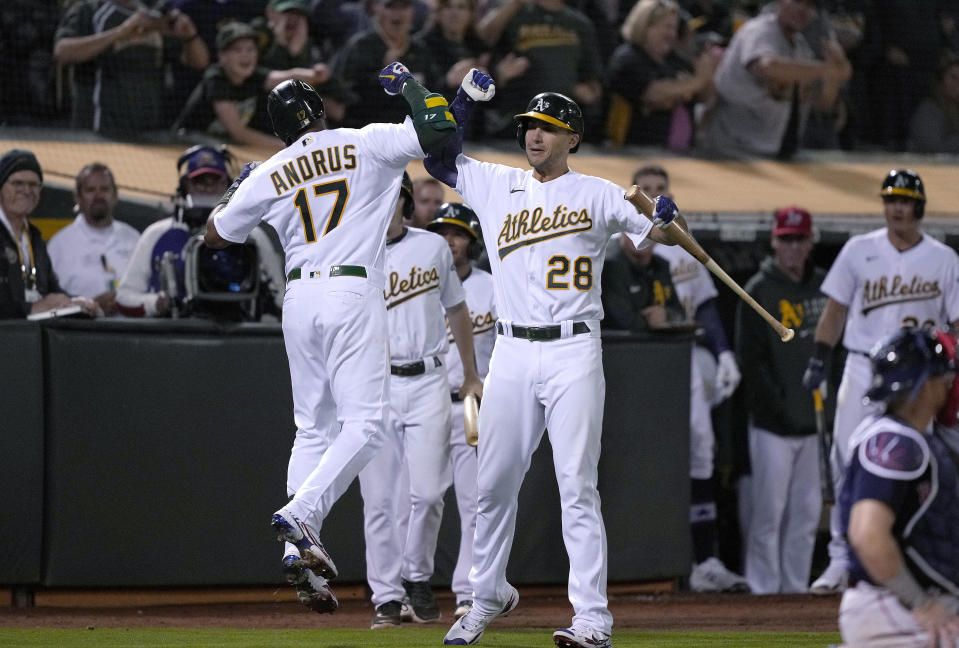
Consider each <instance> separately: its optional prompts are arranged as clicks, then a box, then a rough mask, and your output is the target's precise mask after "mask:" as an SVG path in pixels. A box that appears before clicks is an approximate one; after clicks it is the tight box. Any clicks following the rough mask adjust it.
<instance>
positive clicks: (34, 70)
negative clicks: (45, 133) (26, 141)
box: [0, 0, 61, 126]
mask: <svg viewBox="0 0 959 648" xmlns="http://www.w3.org/2000/svg"><path fill="white" fill-rule="evenodd" d="M60 14H61V9H60V7H59V6H57V3H55V2H36V0H6V1H5V2H3V3H0V61H3V66H2V67H0V124H6V125H43V126H49V125H50V124H51V123H52V122H53V121H54V120H55V119H57V118H58V117H59V112H60V110H59V106H58V105H57V103H58V102H57V100H58V97H57V88H56V83H57V80H58V79H57V75H56V74H54V67H55V66H54V62H53V51H52V49H51V48H50V44H51V43H52V42H53V34H54V33H55V31H56V28H57V21H58V20H59V19H60Z"/></svg>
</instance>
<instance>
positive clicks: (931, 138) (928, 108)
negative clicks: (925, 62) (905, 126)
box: [909, 56, 959, 153]
mask: <svg viewBox="0 0 959 648" xmlns="http://www.w3.org/2000/svg"><path fill="white" fill-rule="evenodd" d="M909 149H910V150H912V151H916V152H917V153H959V58H956V57H955V56H947V57H945V58H944V59H943V62H942V64H941V65H940V67H939V69H938V71H937V72H936V84H935V86H934V87H933V92H932V95H931V96H929V97H926V98H925V99H923V101H922V103H921V104H919V107H918V108H917V109H916V112H915V113H913V115H912V119H911V120H910V121H909Z"/></svg>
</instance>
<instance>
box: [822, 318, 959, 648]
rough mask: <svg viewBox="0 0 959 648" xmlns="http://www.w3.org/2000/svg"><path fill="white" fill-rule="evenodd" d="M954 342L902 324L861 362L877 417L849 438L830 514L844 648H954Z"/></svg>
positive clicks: (958, 567)
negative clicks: (844, 567) (844, 544)
mask: <svg viewBox="0 0 959 648" xmlns="http://www.w3.org/2000/svg"><path fill="white" fill-rule="evenodd" d="M955 345H956V339H955V338H954V337H952V336H951V335H947V334H945V333H942V332H939V331H936V330H935V329H933V328H931V327H915V326H908V327H904V328H901V329H898V330H897V331H896V332H895V333H893V334H892V335H891V336H888V337H887V338H885V339H884V340H882V341H881V342H880V343H879V344H877V345H876V346H875V347H874V349H873V351H872V353H871V354H870V357H869V358H868V360H869V361H870V369H871V370H870V376H871V378H872V380H871V383H870V384H871V387H870V388H869V391H868V392H867V394H866V395H867V397H868V398H869V399H870V401H872V402H873V403H875V404H876V405H877V406H878V407H879V408H880V412H879V414H878V415H876V416H870V417H867V418H866V420H864V421H863V422H862V424H861V425H859V426H858V427H857V428H856V430H855V431H854V432H853V434H852V437H851V438H850V443H849V464H848V466H847V468H846V475H845V479H844V480H843V487H842V491H841V492H840V494H839V506H838V507H837V508H838V509H839V511H840V519H841V521H842V529H843V531H844V532H845V534H846V536H847V537H848V538H849V548H850V551H849V587H848V589H847V590H846V591H845V593H844V594H843V597H842V602H841V603H840V605H839V631H840V633H841V634H842V638H843V641H844V642H845V645H849V646H896V647H897V648H920V647H922V648H925V647H926V646H934V647H935V648H956V646H959V560H956V547H959V471H957V467H956V458H957V455H956V454H955V452H956V448H955V447H950V445H949V441H948V440H947V438H946V437H945V436H944V432H946V428H945V427H941V426H951V425H955V423H956V418H955V417H956V407H957V405H959V381H957V378H956V371H957V365H956V348H955ZM935 419H938V421H935ZM934 421H935V422H934Z"/></svg>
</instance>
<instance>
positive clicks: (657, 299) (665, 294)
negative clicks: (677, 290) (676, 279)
mask: <svg viewBox="0 0 959 648" xmlns="http://www.w3.org/2000/svg"><path fill="white" fill-rule="evenodd" d="M672 295H673V287H672V286H664V285H663V284H662V283H661V282H660V281H659V280H658V279H657V280H655V281H653V303H654V304H656V305H658V306H665V305H666V302H667V301H669V298H670V297H672Z"/></svg>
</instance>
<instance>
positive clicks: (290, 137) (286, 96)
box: [266, 79, 325, 146]
mask: <svg viewBox="0 0 959 648" xmlns="http://www.w3.org/2000/svg"><path fill="white" fill-rule="evenodd" d="M266 110H267V112H268V113H270V119H271V120H272V121H273V132H274V133H276V136H277V137H279V138H280V139H281V140H283V141H284V142H285V143H286V145H287V146H289V145H290V144H292V143H293V142H294V141H295V140H296V138H297V136H298V135H299V134H300V133H302V132H303V131H305V130H306V129H307V128H309V127H310V126H312V125H313V122H315V121H317V120H318V119H322V118H323V116H324V114H325V112H324V110H323V99H321V98H320V95H319V94H317V92H316V90H314V89H313V87H312V86H311V85H310V84H309V83H306V82H305V81H300V80H299V79H290V80H288V81H284V82H283V83H281V84H280V85H278V86H276V87H275V88H273V90H271V91H270V94H269V96H268V97H267V98H266Z"/></svg>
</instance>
